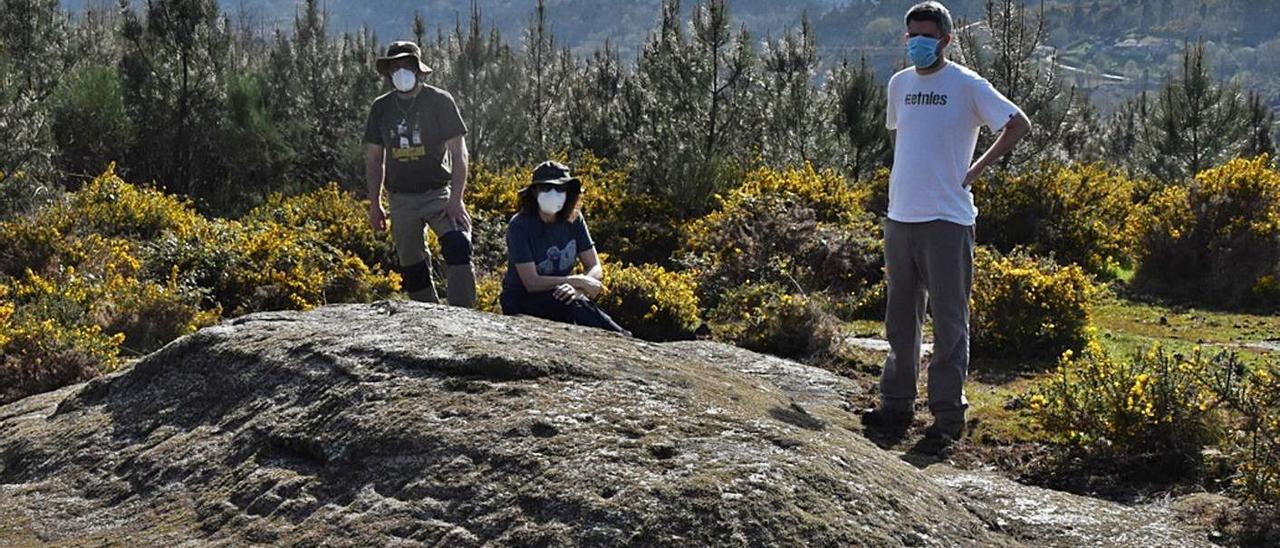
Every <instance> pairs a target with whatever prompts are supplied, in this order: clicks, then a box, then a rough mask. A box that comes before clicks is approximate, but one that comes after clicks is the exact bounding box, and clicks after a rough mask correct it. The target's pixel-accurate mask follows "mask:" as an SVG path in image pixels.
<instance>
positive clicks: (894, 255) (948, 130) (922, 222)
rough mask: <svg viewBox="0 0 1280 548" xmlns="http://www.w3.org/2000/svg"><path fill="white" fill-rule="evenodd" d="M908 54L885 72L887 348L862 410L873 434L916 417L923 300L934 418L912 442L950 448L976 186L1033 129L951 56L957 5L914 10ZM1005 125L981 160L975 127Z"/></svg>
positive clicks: (958, 401)
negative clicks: (871, 404)
mask: <svg viewBox="0 0 1280 548" xmlns="http://www.w3.org/2000/svg"><path fill="white" fill-rule="evenodd" d="M906 24H907V35H906V37H907V53H908V56H909V57H910V58H911V62H912V64H913V65H914V66H912V67H908V68H907V69H905V70H902V71H900V72H898V73H897V74H894V75H893V77H892V78H891V79H890V80H889V92H888V106H887V113H886V118H885V126H886V127H888V128H889V130H890V133H891V135H892V136H893V141H894V157H893V171H892V172H891V174H890V176H889V213H888V218H887V219H886V220H885V223H884V247H885V269H886V277H887V278H888V286H889V289H888V303H887V306H886V311H885V332H886V334H887V337H888V339H889V346H890V348H891V350H890V352H889V356H888V358H887V359H886V360H885V365H884V372H883V373H882V374H881V377H880V406H879V407H877V408H876V409H874V410H870V411H868V412H867V413H865V414H864V415H863V423H864V424H865V425H866V426H867V427H868V428H869V429H872V430H874V431H879V432H880V433H890V434H896V435H899V436H900V435H901V434H903V433H905V431H906V430H907V428H908V427H909V426H910V424H911V422H912V417H913V409H914V405H915V398H916V378H917V374H918V368H919V363H920V342H921V326H922V324H923V322H924V316H925V303H926V302H927V303H928V305H929V310H930V312H931V314H932V317H933V333H934V345H933V359H932V360H931V361H930V363H929V387H928V400H929V411H930V412H931V413H932V414H933V417H934V423H933V425H932V426H930V427H929V428H928V429H927V430H926V431H925V437H924V439H922V440H921V442H920V443H919V444H918V445H917V446H916V448H915V450H917V451H920V452H923V453H929V454H938V453H942V452H944V451H946V450H947V449H948V448H949V447H950V446H951V444H952V443H953V442H954V441H955V440H957V439H959V438H960V435H961V434H962V433H963V430H964V421H965V417H964V414H965V409H966V408H967V407H968V404H967V402H966V400H965V396H964V381H965V377H966V376H967V375H968V369H969V297H970V293H971V291H972V288H973V247H974V228H973V225H974V221H975V219H976V218H977V216H978V210H977V208H976V207H974V205H973V194H972V193H971V192H970V187H971V185H972V184H973V182H974V181H975V180H976V179H977V178H978V177H979V176H980V175H981V174H982V172H983V171H984V170H985V169H986V168H987V167H988V166H990V165H991V164H992V163H994V162H996V160H998V159H999V158H1000V157H1001V156H1004V155H1005V154H1007V153H1008V152H1009V151H1010V150H1012V149H1013V147H1014V145H1015V144H1016V143H1017V142H1018V141H1019V140H1020V139H1022V138H1023V137H1024V136H1026V135H1027V133H1029V132H1030V129H1031V122H1030V121H1029V120H1028V119H1027V116H1026V115H1025V114H1023V112H1022V110H1021V109H1019V108H1018V106H1017V105H1014V104H1013V103H1012V102H1010V101H1009V100H1008V99H1007V98H1005V97H1004V96H1003V95H1001V94H1000V92H999V91H996V89H995V88H994V87H992V86H991V83H989V82H987V81H986V80H985V79H983V78H982V77H981V76H979V75H978V74H977V73H975V72H973V71H972V70H969V69H968V68H966V67H963V66H961V65H959V64H956V63H954V62H950V61H948V60H947V59H946V48H947V46H948V45H950V44H951V40H952V35H951V30H952V23H951V14H950V13H949V12H948V11H947V8H945V7H943V6H942V4H939V3H937V2H922V3H920V4H916V5H915V6H913V7H912V8H911V9H910V10H908V11H907V16H906ZM981 126H987V127H988V128H989V129H990V130H991V131H999V132H1000V136H999V138H998V139H997V140H996V142H995V143H994V144H993V145H992V146H991V148H990V149H988V150H987V151H986V153H985V154H983V155H982V157H980V158H979V159H978V160H977V161H973V153H974V151H975V149H976V148H977V144H978V131H979V128H980V127H981Z"/></svg>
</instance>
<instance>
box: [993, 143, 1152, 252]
mask: <svg viewBox="0 0 1280 548" xmlns="http://www.w3.org/2000/svg"><path fill="white" fill-rule="evenodd" d="M974 196H975V200H976V201H977V206H978V211H979V212H980V213H981V218H980V220H979V224H978V228H979V230H978V241H979V243H980V244H983V245H989V246H991V247H994V248H996V249H998V250H1000V251H1001V252H1004V253H1007V252H1009V251H1012V250H1013V249H1014V248H1017V247H1021V248H1024V249H1026V250H1027V251H1029V252H1030V253H1032V254H1034V255H1040V256H1053V257H1054V259H1056V260H1057V262H1058V263H1060V264H1078V265H1080V266H1082V267H1084V269H1085V270H1086V271H1087V272H1089V273H1091V274H1095V275H1104V274H1107V273H1108V272H1110V271H1112V270H1113V269H1114V268H1115V267H1118V266H1128V265H1129V264H1130V263H1131V262H1132V261H1131V250H1132V249H1133V241H1132V239H1133V238H1132V231H1130V230H1126V227H1127V226H1128V225H1129V223H1130V222H1131V219H1132V217H1133V216H1134V214H1135V211H1136V207H1135V205H1134V201H1133V200H1134V183H1133V182H1132V181H1130V180H1129V179H1128V178H1127V177H1125V176H1124V175H1123V174H1121V173H1119V172H1116V171H1112V170H1109V169H1106V168H1105V167H1103V166H1100V165H1075V166H1064V165H1059V164H1042V165H1040V166H1039V167H1037V168H1035V169H1032V170H1030V171H1027V172H1025V173H1020V174H1014V173H1008V172H1006V173H1002V174H999V175H997V176H995V177H988V178H984V179H982V180H980V181H979V182H978V183H977V184H975V188H974Z"/></svg>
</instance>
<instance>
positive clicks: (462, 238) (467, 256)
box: [440, 230, 471, 266]
mask: <svg viewBox="0 0 1280 548" xmlns="http://www.w3.org/2000/svg"><path fill="white" fill-rule="evenodd" d="M440 250H441V252H442V253H443V254H444V264H447V265H450V266H456V265H467V264H471V238H468V237H467V234H466V233H465V232H463V231H461V230H453V231H450V232H446V233H445V234H444V235H443V236H441V237H440Z"/></svg>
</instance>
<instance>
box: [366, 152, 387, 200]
mask: <svg viewBox="0 0 1280 548" xmlns="http://www.w3.org/2000/svg"><path fill="white" fill-rule="evenodd" d="M383 175H384V171H383V168H382V162H373V161H368V162H365V166H364V179H365V185H366V188H367V189H368V191H369V203H370V205H372V204H378V203H382V177H383Z"/></svg>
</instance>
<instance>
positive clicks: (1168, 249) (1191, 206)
mask: <svg viewBox="0 0 1280 548" xmlns="http://www.w3.org/2000/svg"><path fill="white" fill-rule="evenodd" d="M1137 234H1138V235H1139V238H1140V239H1139V246H1138V249H1139V266H1138V269H1137V273H1136V275H1135V282H1136V283H1138V284H1139V285H1140V286H1141V287H1144V288H1145V289H1147V290H1149V291H1152V292H1154V293H1158V294H1161V295H1164V296H1168V297H1173V298H1180V299H1187V300H1192V301H1196V302H1206V303H1212V304H1214V305H1216V306H1225V307H1234V308H1240V307H1247V308H1262V309H1274V308H1275V307H1276V306H1280V290H1278V289H1277V287H1276V280H1277V279H1280V171H1277V170H1275V169H1274V168H1272V167H1269V166H1268V164H1267V159H1266V157H1259V158H1255V159H1252V160H1243V159H1237V160H1232V161H1230V162H1228V163H1227V164H1225V165H1223V166H1220V167H1216V168H1213V169H1209V170H1207V171H1204V172H1202V173H1200V174H1199V175H1197V176H1196V179H1195V181H1194V182H1193V183H1192V184H1191V185H1190V186H1186V187H1183V186H1171V187H1167V188H1165V189H1164V190H1163V191H1161V192H1159V193H1157V194H1156V195H1155V196H1152V198H1151V200H1150V201H1149V202H1148V204H1147V205H1146V206H1145V207H1144V210H1143V212H1142V214H1141V215H1140V216H1139V223H1138V226H1137Z"/></svg>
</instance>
